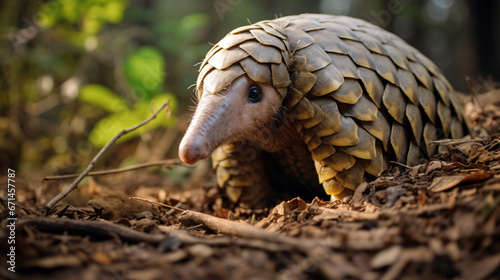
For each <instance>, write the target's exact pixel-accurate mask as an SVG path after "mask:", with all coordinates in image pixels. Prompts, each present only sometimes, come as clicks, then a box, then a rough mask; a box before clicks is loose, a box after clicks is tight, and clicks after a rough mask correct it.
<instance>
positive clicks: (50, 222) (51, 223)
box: [19, 217, 167, 244]
mask: <svg viewBox="0 0 500 280" xmlns="http://www.w3.org/2000/svg"><path fill="white" fill-rule="evenodd" d="M19 225H20V226H25V225H31V226H34V227H36V228H39V229H41V230H44V231H56V232H59V231H61V232H63V231H67V232H70V233H72V234H78V235H90V236H93V237H95V238H111V237H114V236H118V237H120V239H122V240H124V241H128V242H132V243H139V242H146V243H150V244H159V243H160V242H161V241H163V240H164V239H165V238H167V236H165V235H163V234H150V233H144V232H140V231H136V230H133V229H131V228H128V227H126V226H122V225H117V224H112V223H109V222H103V221H90V220H71V219H59V218H47V217H36V218H32V219H29V220H21V221H20V222H19Z"/></svg>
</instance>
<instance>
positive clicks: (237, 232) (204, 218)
mask: <svg viewBox="0 0 500 280" xmlns="http://www.w3.org/2000/svg"><path fill="white" fill-rule="evenodd" d="M179 220H180V221H181V222H183V223H184V222H188V223H201V224H204V225H205V226H206V227H208V228H209V229H211V230H213V231H218V232H221V233H225V234H230V235H234V236H238V237H243V238H249V239H257V240H261V241H265V242H272V243H279V244H284V245H290V246H292V247H294V248H297V249H300V250H301V251H303V252H308V251H309V250H310V249H311V247H312V246H311V245H312V244H311V243H310V242H302V243H301V242H297V239H296V238H293V237H288V236H284V235H280V234H276V233H272V232H269V231H266V230H264V229H261V228H257V227H254V226H252V225H249V224H243V223H238V222H233V221H228V220H225V219H221V218H217V217H214V216H211V215H207V214H203V213H200V212H195V211H189V210H186V211H184V212H182V214H181V216H180V217H179Z"/></svg>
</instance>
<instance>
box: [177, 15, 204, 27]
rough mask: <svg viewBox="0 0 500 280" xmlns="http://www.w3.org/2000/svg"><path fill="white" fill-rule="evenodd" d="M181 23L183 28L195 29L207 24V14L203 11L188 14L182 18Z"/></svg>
mask: <svg viewBox="0 0 500 280" xmlns="http://www.w3.org/2000/svg"><path fill="white" fill-rule="evenodd" d="M181 24H182V27H183V28H184V29H185V30H191V29H195V28H197V27H200V26H204V25H206V24H208V15H207V14H203V13H195V14H190V15H187V16H185V17H183V18H182V20H181Z"/></svg>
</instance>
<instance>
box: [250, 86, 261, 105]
mask: <svg viewBox="0 0 500 280" xmlns="http://www.w3.org/2000/svg"><path fill="white" fill-rule="evenodd" d="M261 99H262V93H261V92H260V88H259V87H258V86H251V87H250V88H249V89H248V101H250V102H252V103H257V102H259V101H260V100H261Z"/></svg>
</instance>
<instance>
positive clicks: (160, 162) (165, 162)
mask: <svg viewBox="0 0 500 280" xmlns="http://www.w3.org/2000/svg"><path fill="white" fill-rule="evenodd" d="M180 163H181V161H180V160H178V159H164V160H155V161H149V162H144V163H139V164H135V165H131V166H127V167H123V168H116V169H108V170H102V171H93V172H89V173H88V174H87V176H101V175H109V174H116V173H123V172H127V171H132V170H136V169H141V168H146V167H150V166H155V165H165V166H166V167H167V168H170V167H171V166H172V165H174V164H180ZM78 176H79V174H66V175H55V176H47V177H45V179H44V180H47V181H48V180H60V179H69V178H75V177H78Z"/></svg>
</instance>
